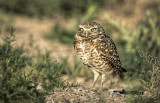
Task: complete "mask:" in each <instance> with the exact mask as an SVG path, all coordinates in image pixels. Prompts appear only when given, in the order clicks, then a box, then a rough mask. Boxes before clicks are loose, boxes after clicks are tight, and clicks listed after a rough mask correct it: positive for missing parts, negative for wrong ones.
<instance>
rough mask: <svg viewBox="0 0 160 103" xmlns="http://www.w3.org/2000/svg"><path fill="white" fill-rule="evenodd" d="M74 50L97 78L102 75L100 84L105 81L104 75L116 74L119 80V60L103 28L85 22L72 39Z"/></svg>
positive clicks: (121, 75) (121, 69)
mask: <svg viewBox="0 0 160 103" xmlns="http://www.w3.org/2000/svg"><path fill="white" fill-rule="evenodd" d="M74 48H75V51H76V53H77V55H78V56H79V57H80V59H81V60H82V62H83V64H84V65H85V66H86V67H88V68H90V69H91V70H92V71H93V72H94V74H95V75H97V77H95V78H94V83H93V86H94V84H95V82H96V81H97V79H98V77H99V75H104V78H102V79H103V80H102V83H101V85H103V82H104V80H105V74H107V73H109V72H114V73H116V74H117V75H118V76H119V77H120V78H121V79H122V78H123V72H126V70H125V69H124V68H122V64H121V61H120V59H119V56H118V53H117V50H116V46H115V44H114V42H113V41H112V39H111V38H109V37H108V36H106V35H105V31H104V29H103V27H102V26H101V25H100V24H98V23H96V22H87V23H84V24H82V25H79V28H78V31H77V34H76V35H75V39H74Z"/></svg>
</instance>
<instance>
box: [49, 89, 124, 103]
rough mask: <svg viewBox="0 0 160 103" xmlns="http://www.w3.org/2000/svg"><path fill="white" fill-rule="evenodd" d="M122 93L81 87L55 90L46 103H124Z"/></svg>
mask: <svg viewBox="0 0 160 103" xmlns="http://www.w3.org/2000/svg"><path fill="white" fill-rule="evenodd" d="M125 101H126V98H125V95H124V91H123V90H122V91H103V92H101V91H99V90H95V89H92V90H89V89H86V88H84V87H83V86H79V87H71V88H58V89H55V90H54V91H53V92H52V93H51V94H50V95H48V96H47V97H46V103H124V102H125Z"/></svg>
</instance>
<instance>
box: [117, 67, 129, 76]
mask: <svg viewBox="0 0 160 103" xmlns="http://www.w3.org/2000/svg"><path fill="white" fill-rule="evenodd" d="M125 72H127V70H126V69H124V68H122V67H121V69H120V70H119V71H118V75H119V78H120V79H123V78H124V74H123V73H125Z"/></svg>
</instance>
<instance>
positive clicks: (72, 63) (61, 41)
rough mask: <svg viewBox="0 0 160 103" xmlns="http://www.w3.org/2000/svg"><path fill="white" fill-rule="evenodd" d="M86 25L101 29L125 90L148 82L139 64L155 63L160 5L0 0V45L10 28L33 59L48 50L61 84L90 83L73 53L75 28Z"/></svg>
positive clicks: (134, 0)
mask: <svg viewBox="0 0 160 103" xmlns="http://www.w3.org/2000/svg"><path fill="white" fill-rule="evenodd" d="M86 21H96V22H98V23H100V24H101V25H102V26H103V27H104V28H105V32H106V35H108V36H110V37H111V38H112V39H113V41H114V42H115V44H116V46H117V49H118V53H119V55H120V59H121V61H122V64H123V67H124V68H126V69H127V71H128V73H127V74H126V78H128V81H126V84H127V83H128V85H127V86H128V87H129V88H133V87H134V85H131V84H130V85H129V83H130V82H132V81H133V82H134V80H137V79H139V78H141V79H143V80H148V81H149V80H150V76H149V75H146V73H149V72H150V71H152V68H151V67H152V66H150V65H149V64H148V62H145V60H144V59H145V58H147V57H150V56H153V57H157V58H158V57H160V0H0V43H1V42H2V37H3V35H6V33H7V32H9V30H10V28H11V27H14V28H15V36H16V45H19V46H23V47H24V48H25V49H27V50H30V53H31V54H32V55H34V53H35V51H36V50H37V49H38V50H39V51H41V52H45V51H47V50H48V51H50V52H51V57H52V58H53V59H54V60H57V61H58V62H60V63H61V64H63V66H64V70H63V71H62V74H63V77H62V79H64V80H66V79H68V80H69V81H72V79H73V77H76V78H74V80H73V81H74V82H75V81H76V82H78V83H84V82H86V81H91V82H92V79H93V75H88V74H92V73H91V72H90V71H88V69H85V67H83V66H82V64H81V62H80V60H79V59H78V57H77V56H76V55H75V52H74V50H73V39H74V35H75V33H76V31H77V27H78V25H79V24H81V23H83V22H86ZM77 78H78V79H77ZM91 82H88V83H90V84H91ZM136 83H137V81H136ZM133 84H135V83H133ZM137 84H138V83H137ZM137 84H136V85H137ZM106 86H108V85H107V84H106Z"/></svg>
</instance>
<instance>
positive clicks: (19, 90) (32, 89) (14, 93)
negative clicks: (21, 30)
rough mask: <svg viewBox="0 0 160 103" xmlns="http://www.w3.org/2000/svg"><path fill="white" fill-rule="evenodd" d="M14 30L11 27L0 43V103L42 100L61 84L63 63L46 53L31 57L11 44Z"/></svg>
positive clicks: (62, 84) (13, 39) (62, 83)
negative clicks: (61, 64) (60, 63)
mask: <svg viewBox="0 0 160 103" xmlns="http://www.w3.org/2000/svg"><path fill="white" fill-rule="evenodd" d="M13 32H14V29H13V28H12V30H11V32H10V34H8V35H7V36H6V37H5V38H4V42H3V44H0V102H16V101H17V102H18V101H19V102H22V101H28V102H29V101H30V102H31V101H32V102H33V101H36V102H42V101H43V100H44V94H46V93H47V92H48V91H51V90H52V89H53V88H55V87H61V86H64V82H63V81H61V80H60V73H61V71H62V66H60V65H59V64H58V63H57V62H55V61H53V60H52V59H51V57H50V55H49V54H50V53H49V52H47V53H46V54H42V53H38V55H37V56H30V55H29V54H28V52H27V50H25V49H23V47H16V46H14V45H13V42H14V41H15V36H14V34H13Z"/></svg>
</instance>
